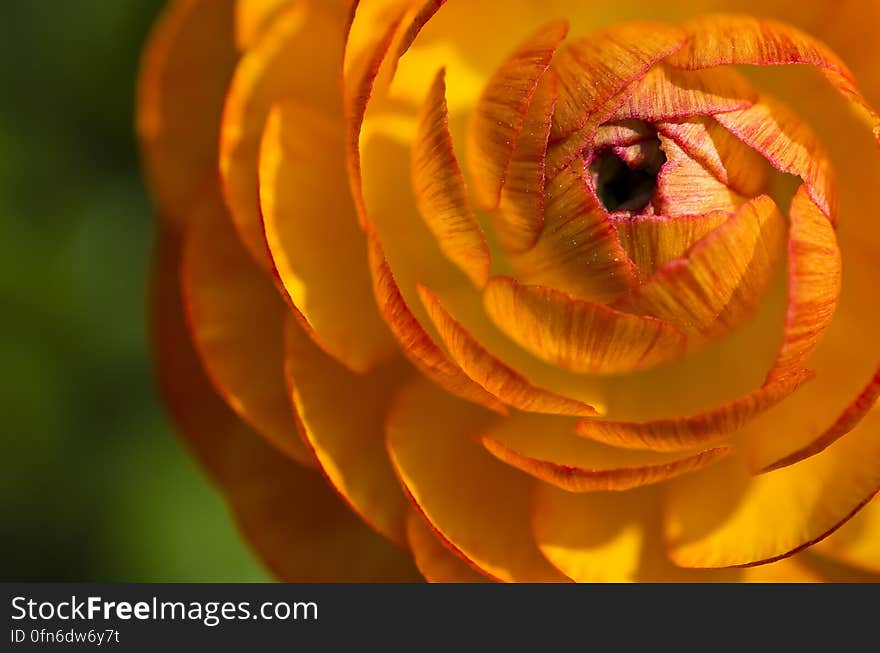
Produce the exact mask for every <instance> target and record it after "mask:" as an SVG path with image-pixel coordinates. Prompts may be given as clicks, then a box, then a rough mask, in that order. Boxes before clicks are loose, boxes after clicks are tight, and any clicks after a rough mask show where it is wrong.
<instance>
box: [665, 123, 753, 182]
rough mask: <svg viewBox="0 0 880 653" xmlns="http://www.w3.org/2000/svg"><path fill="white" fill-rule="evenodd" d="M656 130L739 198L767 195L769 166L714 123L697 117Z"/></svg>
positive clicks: (749, 148) (746, 146) (666, 124)
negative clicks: (741, 196) (742, 196)
mask: <svg viewBox="0 0 880 653" xmlns="http://www.w3.org/2000/svg"><path fill="white" fill-rule="evenodd" d="M657 129H658V130H659V131H660V133H662V134H663V135H665V136H667V137H669V138H671V139H673V140H674V141H675V143H676V144H677V145H678V146H679V147H680V148H681V149H683V150H684V151H685V152H686V153H687V155H688V156H690V157H691V158H693V159H695V160H697V161H699V162H700V163H701V164H702V165H703V166H705V168H706V169H707V170H708V171H709V172H711V173H712V174H713V175H714V176H715V178H716V179H718V181H720V182H721V183H723V184H726V185H728V186H730V187H731V189H733V190H734V191H736V192H737V193H739V194H740V195H744V196H746V197H754V196H755V195H760V194H761V193H764V192H766V190H767V184H768V183H769V172H770V170H769V168H768V166H767V164H766V162H765V161H764V160H763V158H762V157H761V155H760V154H758V153H757V152H755V150H754V149H752V148H751V147H749V146H748V145H746V144H745V143H743V142H742V141H741V140H740V139H738V138H736V137H735V136H733V134H731V133H730V132H729V131H728V130H727V129H725V128H724V127H722V126H721V125H720V124H719V123H718V122H716V121H715V120H714V119H712V118H708V117H706V116H698V117H694V118H687V119H685V120H681V121H677V122H663V123H660V124H659V125H657Z"/></svg>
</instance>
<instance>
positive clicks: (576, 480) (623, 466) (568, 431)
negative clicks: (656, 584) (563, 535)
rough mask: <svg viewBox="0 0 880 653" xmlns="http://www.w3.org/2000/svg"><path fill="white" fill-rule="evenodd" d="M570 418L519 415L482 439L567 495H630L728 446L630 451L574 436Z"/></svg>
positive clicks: (720, 453)
mask: <svg viewBox="0 0 880 653" xmlns="http://www.w3.org/2000/svg"><path fill="white" fill-rule="evenodd" d="M572 431H573V423H572V421H571V419H566V418H554V417H548V416H545V415H525V414H518V415H515V416H513V417H510V418H506V419H499V420H497V421H496V422H495V423H494V424H492V425H491V426H490V427H489V428H487V429H486V430H484V431H483V432H482V434H481V438H480V440H481V442H482V443H483V446H484V447H486V449H487V450H488V451H489V452H490V453H491V454H492V455H493V456H495V457H496V458H498V459H499V460H501V461H503V462H506V463H507V464H508V465H512V466H513V467H516V468H517V469H520V470H522V471H524V472H526V473H527V474H530V475H532V476H534V477H535V478H538V479H540V480H542V481H545V482H547V483H549V484H551V485H555V486H556V487H558V488H560V489H563V490H566V491H568V492H595V491H597V490H631V489H633V488H637V487H641V486H644V485H650V484H653V483H658V482H660V481H663V480H666V479H669V478H674V477H675V476H679V475H681V474H687V473H689V472H692V471H694V470H697V469H702V468H703V467H707V466H709V465H711V464H713V463H714V462H716V461H718V460H720V459H721V458H723V457H724V456H726V455H728V454H730V453H731V452H732V451H733V449H732V448H730V447H716V448H712V449H706V450H703V451H695V452H690V453H684V454H682V453H672V454H670V453H658V452H652V451H633V450H626V449H618V448H615V447H609V446H607V445H604V444H599V443H596V442H590V441H588V440H584V439H582V438H578V437H577V436H576V435H574V433H573V432H572Z"/></svg>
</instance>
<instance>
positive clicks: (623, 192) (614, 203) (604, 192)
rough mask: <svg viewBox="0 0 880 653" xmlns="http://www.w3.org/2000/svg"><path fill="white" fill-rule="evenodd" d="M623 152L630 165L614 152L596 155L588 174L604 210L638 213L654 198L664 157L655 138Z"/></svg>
mask: <svg viewBox="0 0 880 653" xmlns="http://www.w3.org/2000/svg"><path fill="white" fill-rule="evenodd" d="M626 150H627V151H628V152H629V155H628V156H627V158H628V160H629V164H627V162H626V161H624V160H623V159H622V158H621V157H620V156H619V155H618V154H617V153H616V152H615V151H614V150H611V149H608V150H603V151H601V152H599V153H598V154H597V155H596V157H595V158H594V159H593V162H592V163H591V164H590V175H591V177H592V180H593V186H594V188H595V189H596V194H597V195H598V196H599V201H600V202H602V205H603V206H604V207H605V208H606V209H607V210H609V211H631V212H633V213H639V212H641V211H642V210H643V209H644V208H645V207H647V206H648V204H650V202H651V198H652V197H653V196H654V190H655V189H656V188H657V175H658V174H659V172H660V168H662V167H663V164H664V163H666V154H665V153H664V152H663V150H662V149H660V140H659V139H658V138H656V137H655V138H651V139H649V140H646V141H642V142H641V143H638V144H637V145H633V146H630V147H629V148H626Z"/></svg>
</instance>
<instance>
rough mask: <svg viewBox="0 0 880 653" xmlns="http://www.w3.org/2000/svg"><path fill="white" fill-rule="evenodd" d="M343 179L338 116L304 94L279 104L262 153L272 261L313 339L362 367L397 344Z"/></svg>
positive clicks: (265, 220) (372, 364)
mask: <svg viewBox="0 0 880 653" xmlns="http://www.w3.org/2000/svg"><path fill="white" fill-rule="evenodd" d="M346 184H347V177H346V171H345V148H344V141H343V133H342V129H341V128H340V126H339V120H338V118H336V119H334V118H333V117H332V116H327V115H326V114H324V113H323V112H322V110H320V109H318V108H315V107H313V106H311V105H310V104H307V103H303V102H287V103H284V104H282V105H278V106H276V107H275V109H274V110H273V112H272V113H271V114H270V116H269V120H268V122H267V125H266V131H265V133H264V135H263V143H262V148H261V155H260V200H261V202H260V204H261V207H262V214H263V224H264V227H265V233H266V240H267V243H268V245H269V252H270V255H271V257H272V261H273V263H274V266H275V269H276V271H277V273H278V277H279V279H280V281H281V284H282V287H283V289H284V291H285V292H286V294H287V297H288V299H289V300H290V303H291V304H293V306H294V307H295V309H296V310H297V311H299V312H300V314H301V316H302V318H303V321H304V322H305V323H306V324H307V325H308V329H309V331H310V334H311V335H312V337H313V338H314V339H315V341H316V342H317V343H318V344H319V345H320V346H321V348H322V349H324V350H325V351H326V352H327V353H329V354H330V355H331V356H333V357H334V358H336V359H337V360H338V361H340V362H341V363H343V364H344V365H346V366H347V367H349V368H350V369H352V370H354V371H355V372H366V371H368V370H370V369H372V368H373V367H375V366H376V365H378V364H380V363H381V362H382V361H383V360H385V359H387V358H388V357H389V356H390V355H391V354H392V353H393V352H394V351H395V350H396V348H395V345H394V340H393V338H392V337H391V333H390V332H389V330H388V327H387V325H386V324H385V323H384V321H383V320H382V317H381V316H380V314H379V311H378V310H377V309H376V304H375V301H374V299H373V292H372V287H371V284H370V268H369V262H368V260H367V243H366V239H365V237H364V234H363V232H361V230H360V228H359V227H358V222H357V215H356V213H355V209H354V206H353V204H352V201H351V196H350V194H349V193H348V192H347V188H346Z"/></svg>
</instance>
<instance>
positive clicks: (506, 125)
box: [468, 21, 568, 211]
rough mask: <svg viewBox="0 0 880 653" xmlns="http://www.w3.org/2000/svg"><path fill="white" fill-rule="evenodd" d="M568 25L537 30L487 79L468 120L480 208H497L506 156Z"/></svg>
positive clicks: (510, 154)
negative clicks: (469, 121)
mask: <svg viewBox="0 0 880 653" xmlns="http://www.w3.org/2000/svg"><path fill="white" fill-rule="evenodd" d="M567 34H568V23H567V22H565V21H556V22H553V23H550V24H549V25H546V26H544V27H542V28H540V29H539V30H538V31H536V32H535V33H534V34H532V35H531V36H530V37H529V38H527V39H526V40H525V41H524V42H523V43H522V45H520V46H519V47H518V48H517V49H516V50H515V51H514V52H513V54H511V55H510V57H509V58H508V59H507V61H505V62H504V63H503V64H502V65H501V66H499V68H498V69H497V70H496V71H495V73H494V74H493V75H492V77H491V78H490V79H489V81H488V82H487V83H486V86H485V89H484V91H483V95H482V96H481V97H480V100H479V102H478V103H477V106H476V108H475V109H474V113H473V117H472V119H471V126H470V136H469V141H468V164H469V168H470V172H471V178H472V181H473V186H474V193H475V195H476V198H477V204H478V206H479V207H480V208H481V209H483V210H486V211H491V210H494V209H496V208H497V207H498V203H499V201H500V197H501V189H502V188H503V186H504V184H505V182H506V180H507V173H508V168H509V167H510V160H511V158H512V157H513V152H514V149H515V148H516V143H517V141H518V140H519V137H520V133H521V132H522V129H523V124H524V122H525V118H526V114H527V113H528V109H529V104H530V103H531V101H532V98H533V97H534V94H535V91H536V90H537V88H538V83H539V82H540V79H541V77H542V76H543V75H544V73H545V72H546V71H547V68H548V66H549V65H550V60H551V59H552V58H553V55H554V53H555V52H556V49H557V48H558V47H559V44H560V43H562V41H563V40H564V39H565V37H566V35H567Z"/></svg>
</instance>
